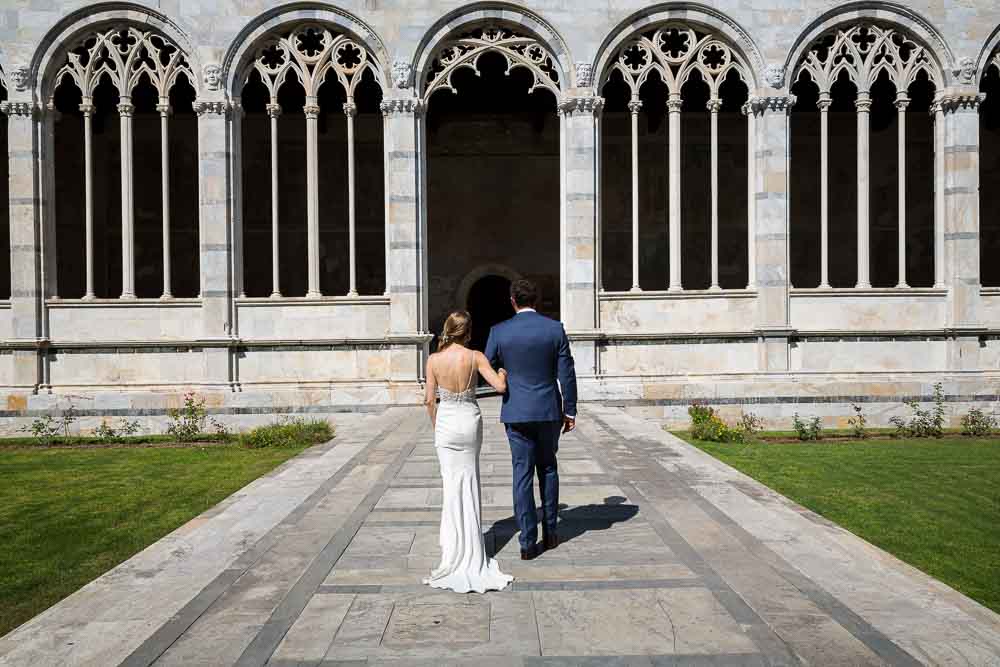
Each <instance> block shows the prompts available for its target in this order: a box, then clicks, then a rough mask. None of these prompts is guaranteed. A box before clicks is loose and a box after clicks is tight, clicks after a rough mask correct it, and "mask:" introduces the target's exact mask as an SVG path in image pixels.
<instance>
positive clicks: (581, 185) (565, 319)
mask: <svg viewBox="0 0 1000 667" xmlns="http://www.w3.org/2000/svg"><path fill="white" fill-rule="evenodd" d="M603 107H604V99H603V98H601V97H595V96H586V95H585V96H566V97H564V98H563V99H562V100H561V101H560V103H559V108H560V109H561V110H562V113H563V116H564V117H565V122H566V160H565V164H563V165H562V166H561V168H562V169H563V170H564V171H565V176H566V193H565V206H566V225H565V230H564V232H563V238H562V239H560V246H561V247H562V249H563V252H564V253H565V254H566V277H565V284H564V285H563V294H564V297H563V303H562V304H560V310H561V319H562V323H563V326H565V328H566V332H567V333H568V334H569V336H570V340H571V341H572V347H573V354H574V357H575V359H576V369H577V373H578V374H579V375H582V376H587V375H594V374H595V373H596V369H597V357H596V331H597V323H598V319H597V308H598V302H597V282H598V281H597V239H598V231H597V224H598V210H597V191H598V189H597V178H598V174H599V173H600V170H599V166H598V164H597V155H598V141H599V137H598V133H597V130H598V125H599V119H600V114H601V110H602V109H603Z"/></svg>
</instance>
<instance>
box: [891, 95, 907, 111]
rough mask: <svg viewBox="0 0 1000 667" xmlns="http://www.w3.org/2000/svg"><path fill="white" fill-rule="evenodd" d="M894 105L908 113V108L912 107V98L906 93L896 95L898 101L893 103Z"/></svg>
mask: <svg viewBox="0 0 1000 667" xmlns="http://www.w3.org/2000/svg"><path fill="white" fill-rule="evenodd" d="M893 105H894V106H895V107H896V108H897V109H899V110H900V111H906V107H908V106H910V96H909V95H907V94H906V92H905V91H900V92H898V93H896V101H895V102H893Z"/></svg>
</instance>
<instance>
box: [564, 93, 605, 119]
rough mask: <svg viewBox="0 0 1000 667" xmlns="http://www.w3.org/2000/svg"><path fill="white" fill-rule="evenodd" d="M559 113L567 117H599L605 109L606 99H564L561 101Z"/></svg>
mask: <svg viewBox="0 0 1000 667" xmlns="http://www.w3.org/2000/svg"><path fill="white" fill-rule="evenodd" d="M558 108H559V113H561V114H565V115H567V116H574V115H576V114H591V115H597V114H599V113H601V110H602V109H604V98H603V97H596V96H589V95H588V96H585V97H564V98H562V100H560V101H559V107H558Z"/></svg>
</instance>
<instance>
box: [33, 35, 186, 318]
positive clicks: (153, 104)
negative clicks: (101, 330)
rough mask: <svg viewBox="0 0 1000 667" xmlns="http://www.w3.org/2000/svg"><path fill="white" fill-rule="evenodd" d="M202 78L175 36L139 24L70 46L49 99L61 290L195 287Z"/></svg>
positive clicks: (127, 294) (139, 291)
mask: <svg viewBox="0 0 1000 667" xmlns="http://www.w3.org/2000/svg"><path fill="white" fill-rule="evenodd" d="M193 86H194V76H193V75H192V72H191V68H190V66H189V64H188V61H187V58H186V56H185V55H184V53H183V52H182V51H181V50H180V49H179V48H178V47H177V45H175V44H173V43H172V42H171V41H170V40H168V39H167V38H166V37H164V36H163V35H161V34H159V33H156V32H151V31H144V30H141V29H139V28H137V27H134V26H129V25H116V26H113V27H110V28H107V29H104V30H99V31H96V32H91V33H88V34H86V35H85V36H84V37H82V38H81V39H79V40H78V41H77V42H76V43H75V44H74V45H73V46H72V47H71V48H70V50H69V51H68V52H67V54H66V61H65V63H64V64H63V65H62V67H61V68H60V69H59V71H58V72H57V73H56V76H55V88H54V90H53V92H52V95H51V97H50V99H49V101H48V106H49V108H50V109H51V110H52V111H53V112H55V113H54V118H53V133H54V142H53V144H54V146H53V149H54V151H55V153H54V160H53V162H54V169H55V181H54V182H55V190H56V192H55V197H54V198H53V199H54V200H55V201H57V202H58V206H56V227H57V253H58V259H57V265H58V267H59V272H60V275H59V289H60V292H61V296H64V297H71V298H77V297H82V298H84V299H93V298H96V297H107V298H110V297H113V296H119V295H120V296H121V298H126V299H128V298H135V297H136V296H143V297H147V296H148V297H156V296H159V297H162V298H170V297H172V296H174V295H177V296H196V295H197V294H198V285H199V282H200V278H199V260H198V222H197V219H198V184H197V159H198V149H197V125H196V118H195V116H194V110H193V106H192V103H193V101H194V87H193ZM81 177H82V178H81ZM81 249H82V250H83V252H81ZM118 258H120V263H119V259H118Z"/></svg>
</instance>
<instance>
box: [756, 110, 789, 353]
mask: <svg viewBox="0 0 1000 667" xmlns="http://www.w3.org/2000/svg"><path fill="white" fill-rule="evenodd" d="M794 104H795V97H794V96H793V95H787V94H785V95H781V94H775V95H772V96H766V97H754V98H752V99H751V105H752V107H753V110H754V113H755V114H756V116H757V119H756V130H757V137H756V145H757V152H756V159H755V163H756V164H755V170H754V172H755V175H756V194H755V200H756V209H757V210H756V217H755V222H756V230H755V231H756V244H755V248H756V256H755V258H754V259H755V263H756V267H757V268H756V275H757V331H758V334H759V339H758V340H759V348H758V349H759V357H758V363H759V368H760V370H762V371H778V372H783V371H787V370H788V367H789V359H788V340H789V337H790V335H791V333H792V332H791V319H790V309H789V257H788V252H789V246H788V230H789V184H788V180H789V169H790V162H789V160H790V136H789V122H788V120H789V119H788V116H789V113H790V111H791V108H792V106H793V105H794Z"/></svg>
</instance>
